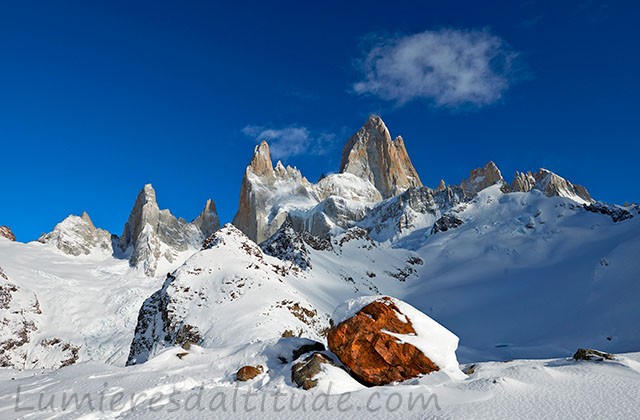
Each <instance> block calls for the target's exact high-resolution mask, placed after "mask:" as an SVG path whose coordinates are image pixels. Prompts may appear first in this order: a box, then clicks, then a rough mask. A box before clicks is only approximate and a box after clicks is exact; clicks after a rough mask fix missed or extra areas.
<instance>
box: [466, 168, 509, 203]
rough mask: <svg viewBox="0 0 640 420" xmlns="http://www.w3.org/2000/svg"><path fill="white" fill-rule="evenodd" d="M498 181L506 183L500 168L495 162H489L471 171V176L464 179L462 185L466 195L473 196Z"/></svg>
mask: <svg viewBox="0 0 640 420" xmlns="http://www.w3.org/2000/svg"><path fill="white" fill-rule="evenodd" d="M497 183H501V184H504V183H505V182H504V179H503V178H502V174H501V173H500V169H498V167H497V166H496V164H495V163H493V162H489V163H487V164H486V165H485V166H483V167H482V168H477V169H474V170H473V171H471V174H470V175H469V178H467V179H466V180H464V181H462V184H460V186H461V187H462V190H463V191H464V194H465V196H466V197H473V196H475V195H476V194H477V193H479V192H480V191H482V190H484V189H485V188H487V187H490V186H492V185H495V184H497Z"/></svg>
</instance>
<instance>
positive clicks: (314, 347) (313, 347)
mask: <svg viewBox="0 0 640 420" xmlns="http://www.w3.org/2000/svg"><path fill="white" fill-rule="evenodd" d="M325 350H326V349H325V347H324V344H322V343H319V342H317V341H314V342H313V343H311V344H303V345H302V346H300V347H298V348H297V349H295V350H293V354H292V356H293V358H292V359H291V360H298V358H299V357H300V356H302V355H303V354H307V353H311V352H312V351H316V352H317V351H325Z"/></svg>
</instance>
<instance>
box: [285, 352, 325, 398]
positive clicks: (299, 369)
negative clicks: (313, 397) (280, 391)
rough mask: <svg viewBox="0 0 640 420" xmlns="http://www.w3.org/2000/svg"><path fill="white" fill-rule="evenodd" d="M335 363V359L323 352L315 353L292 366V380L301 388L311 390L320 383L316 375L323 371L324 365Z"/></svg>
mask: <svg viewBox="0 0 640 420" xmlns="http://www.w3.org/2000/svg"><path fill="white" fill-rule="evenodd" d="M325 364H326V365H333V366H335V363H333V360H331V359H329V358H328V357H327V356H325V355H324V354H322V353H318V352H316V353H313V354H312V355H310V356H308V357H307V358H305V359H304V360H302V361H301V362H298V363H295V364H294V365H293V366H292V367H291V380H292V381H293V383H295V384H296V385H298V387H299V388H302V389H305V390H309V389H311V388H315V387H316V386H317V385H318V380H317V379H314V377H315V376H316V375H317V374H318V373H320V372H321V371H322V365H325Z"/></svg>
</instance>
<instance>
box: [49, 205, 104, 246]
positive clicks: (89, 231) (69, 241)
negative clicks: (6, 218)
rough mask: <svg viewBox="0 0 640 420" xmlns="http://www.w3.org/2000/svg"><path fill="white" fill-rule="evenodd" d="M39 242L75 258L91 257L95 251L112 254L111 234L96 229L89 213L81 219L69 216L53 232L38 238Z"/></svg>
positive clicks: (85, 213) (83, 214)
mask: <svg viewBox="0 0 640 420" xmlns="http://www.w3.org/2000/svg"><path fill="white" fill-rule="evenodd" d="M38 242H42V243H45V244H46V243H51V244H53V245H55V247H56V248H58V249H59V250H60V251H62V252H64V253H65V254H69V255H74V256H78V255H89V254H91V253H93V252H94V250H98V251H99V252H100V253H102V254H105V255H110V254H111V253H112V245H111V234H110V233H109V232H107V231H106V230H103V229H98V228H96V227H95V226H94V225H93V222H92V221H91V217H89V215H88V214H87V212H83V213H82V216H80V217H78V216H74V215H70V216H68V217H67V218H66V219H64V220H63V221H62V222H60V223H58V224H57V225H56V226H55V227H54V228H53V231H52V232H50V233H46V234H44V235H42V236H41V237H40V238H38Z"/></svg>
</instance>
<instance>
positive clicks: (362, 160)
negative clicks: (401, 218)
mask: <svg viewBox="0 0 640 420" xmlns="http://www.w3.org/2000/svg"><path fill="white" fill-rule="evenodd" d="M340 172H341V173H351V174H354V175H356V176H358V177H360V178H364V179H366V180H368V181H370V182H371V183H372V184H373V185H374V186H375V187H376V188H377V189H378V190H379V191H380V193H381V194H382V197H383V198H389V197H393V196H395V195H397V194H399V193H402V192H404V191H405V190H406V189H407V188H410V187H421V186H422V183H421V182H420V177H419V176H418V173H417V172H416V170H415V168H414V167H413V164H412V163H411V159H409V155H408V154H407V150H406V148H405V145H404V140H403V139H402V137H396V139H395V140H391V135H390V134H389V130H388V129H387V127H386V126H385V124H384V122H383V121H382V119H381V118H380V117H378V116H371V117H369V119H368V120H367V122H366V123H365V124H364V126H363V127H362V128H361V129H360V130H358V132H357V133H355V134H354V135H353V136H352V137H351V138H350V139H349V141H347V144H345V146H344V149H343V150H342V159H341V162H340Z"/></svg>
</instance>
